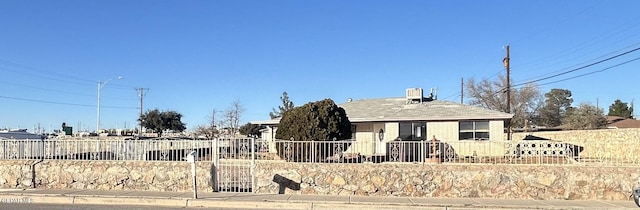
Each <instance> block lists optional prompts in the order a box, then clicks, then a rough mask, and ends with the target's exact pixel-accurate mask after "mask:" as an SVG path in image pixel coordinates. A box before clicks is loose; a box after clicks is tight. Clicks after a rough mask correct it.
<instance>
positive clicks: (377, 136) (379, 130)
mask: <svg viewBox="0 0 640 210" xmlns="http://www.w3.org/2000/svg"><path fill="white" fill-rule="evenodd" d="M386 132H387V131H386V130H385V127H384V123H376V124H373V141H374V142H375V143H374V147H375V148H374V151H375V154H384V153H385V146H384V145H385V139H384V136H385V133H386Z"/></svg>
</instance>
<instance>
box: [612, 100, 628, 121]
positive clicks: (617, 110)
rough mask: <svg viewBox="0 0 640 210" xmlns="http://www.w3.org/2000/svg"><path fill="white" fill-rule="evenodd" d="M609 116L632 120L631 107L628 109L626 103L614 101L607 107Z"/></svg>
mask: <svg viewBox="0 0 640 210" xmlns="http://www.w3.org/2000/svg"><path fill="white" fill-rule="evenodd" d="M607 115H609V116H618V117H624V118H632V117H633V107H631V108H630V107H628V106H627V103H624V102H622V101H620V99H616V101H615V102H613V104H611V106H609V114H607Z"/></svg>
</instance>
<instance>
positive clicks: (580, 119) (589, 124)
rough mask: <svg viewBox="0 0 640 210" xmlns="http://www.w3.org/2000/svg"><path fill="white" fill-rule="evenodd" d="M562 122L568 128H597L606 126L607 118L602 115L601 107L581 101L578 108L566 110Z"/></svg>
mask: <svg viewBox="0 0 640 210" xmlns="http://www.w3.org/2000/svg"><path fill="white" fill-rule="evenodd" d="M563 123H564V125H565V126H567V128H569V129H576V130H583V129H598V128H604V127H606V126H607V118H605V117H604V111H602V109H599V108H597V107H595V106H594V105H591V104H589V103H582V104H580V105H579V106H578V108H570V109H568V110H567V116H566V117H565V118H564V119H563Z"/></svg>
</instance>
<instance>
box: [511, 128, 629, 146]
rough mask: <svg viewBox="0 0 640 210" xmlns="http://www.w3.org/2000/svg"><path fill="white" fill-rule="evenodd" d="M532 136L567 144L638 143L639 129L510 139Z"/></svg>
mask: <svg viewBox="0 0 640 210" xmlns="http://www.w3.org/2000/svg"><path fill="white" fill-rule="evenodd" d="M527 134H532V135H534V136H540V137H545V138H550V139H553V140H558V141H563V142H569V143H592V142H593V143H596V142H629V143H640V128H626V129H599V130H572V131H542V132H529V133H513V134H512V139H514V140H516V139H523V138H524V136H525V135H527Z"/></svg>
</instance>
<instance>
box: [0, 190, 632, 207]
mask: <svg viewBox="0 0 640 210" xmlns="http://www.w3.org/2000/svg"><path fill="white" fill-rule="evenodd" d="M0 200H2V201H3V202H7V203H47V204H78V205H91V204H93V205H140V206H164V207H200V208H212V207H213V208H229V209H278V210H294V209H313V210H315V209H332V210H333V209H344V210H353V209H376V210H378V209H380V210H396V209H403V210H405V209H406V210H414V209H415V210H418V209H423V210H436V209H437V210H471V209H500V210H511V209H546V210H557V209H590V208H588V207H583V206H563V207H555V206H540V205H533V206H518V205H509V204H504V205H495V204H494V205H484V204H471V205H437V204H433V205H429V204H415V203H413V204H408V203H407V204H404V203H397V204H393V203H370V202H362V203H360V202H358V203H342V202H327V201H293V202H292V201H279V200H263V201H254V200H246V201H244V200H227V199H193V198H160V197H118V196H91V195H87V196H84V195H73V196H65V195H54V194H46V195H43V194H30V193H24V192H15V193H0ZM623 209H626V208H623Z"/></svg>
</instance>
